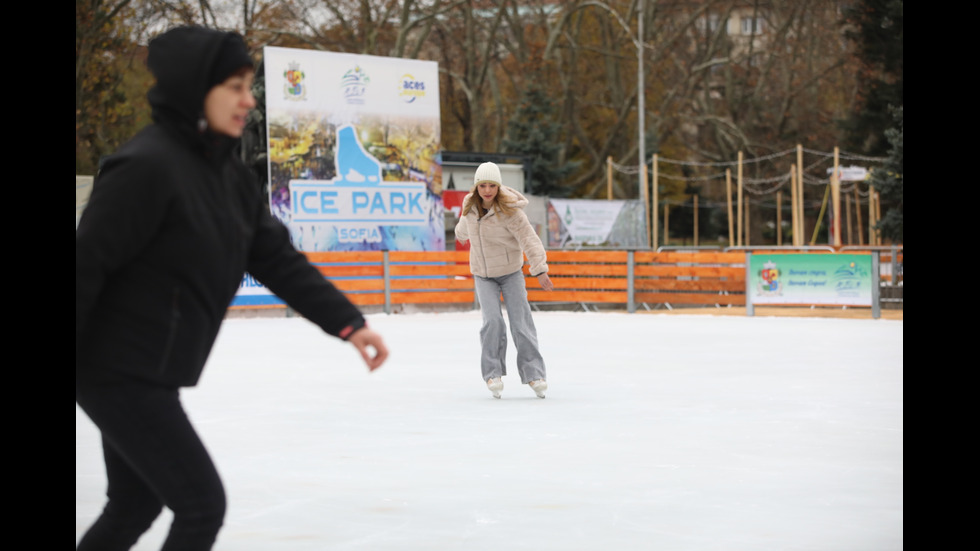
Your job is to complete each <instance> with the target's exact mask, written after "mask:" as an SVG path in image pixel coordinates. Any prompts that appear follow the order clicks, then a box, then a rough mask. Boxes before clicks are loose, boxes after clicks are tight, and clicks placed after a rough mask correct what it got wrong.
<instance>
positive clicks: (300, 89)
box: [282, 61, 306, 101]
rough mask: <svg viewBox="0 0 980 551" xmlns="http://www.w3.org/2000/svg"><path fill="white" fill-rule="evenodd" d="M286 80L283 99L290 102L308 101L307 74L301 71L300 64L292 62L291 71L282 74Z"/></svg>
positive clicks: (290, 64)
mask: <svg viewBox="0 0 980 551" xmlns="http://www.w3.org/2000/svg"><path fill="white" fill-rule="evenodd" d="M282 76H283V77H285V79H286V84H285V85H284V86H283V97H284V98H286V99H287V100H289V101H306V84H305V83H304V82H303V81H304V80H305V79H306V73H304V72H303V71H301V70H300V68H299V63H297V62H295V61H292V62H290V63H289V69H286V71H284V72H283V74H282Z"/></svg>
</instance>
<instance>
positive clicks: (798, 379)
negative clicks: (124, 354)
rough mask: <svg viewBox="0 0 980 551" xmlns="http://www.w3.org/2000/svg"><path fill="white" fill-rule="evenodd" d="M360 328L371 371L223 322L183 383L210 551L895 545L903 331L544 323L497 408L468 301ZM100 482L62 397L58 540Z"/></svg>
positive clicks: (99, 495) (98, 503) (93, 437)
mask: <svg viewBox="0 0 980 551" xmlns="http://www.w3.org/2000/svg"><path fill="white" fill-rule="evenodd" d="M369 322H370V324H371V325H372V326H373V327H374V328H375V329H377V330H378V331H380V332H381V333H382V334H383V335H384V337H385V339H386V341H387V342H388V344H389V347H390V349H391V352H392V356H391V358H390V360H389V362H388V363H387V364H386V365H385V366H384V367H382V368H381V369H380V370H378V371H376V372H374V373H369V372H368V371H367V369H366V368H365V367H364V365H363V364H362V363H361V361H360V357H359V356H358V355H357V354H356V351H355V350H354V349H353V347H351V346H350V345H349V344H347V343H343V342H341V341H338V340H336V339H333V338H332V337H327V336H325V335H323V333H321V332H320V330H319V329H318V328H316V327H315V326H313V325H312V324H310V323H309V322H307V321H305V320H303V319H298V318H276V319H230V320H228V321H226V322H225V324H224V327H223V329H222V332H221V334H220V336H219V339H218V342H217V344H216V347H215V349H214V352H213V353H212V356H211V359H210V361H209V364H208V367H207V368H206V370H205V372H204V376H203V378H202V380H201V383H200V385H199V386H198V387H196V388H192V389H187V390H185V391H184V392H183V397H184V404H185V406H186V409H187V410H188V413H189V415H190V417H191V419H192V421H194V423H195V425H196V426H197V428H198V429H199V431H200V433H201V434H202V437H203V439H204V441H205V443H206V444H207V446H208V447H209V449H210V450H211V453H212V456H213V457H214V460H215V463H216V464H217V466H218V470H219V471H220V472H221V474H222V477H223V480H224V483H225V489H226V491H227V494H228V500H229V507H228V514H227V517H226V519H225V527H224V528H223V530H222V532H221V534H220V535H219V537H218V542H217V544H216V546H215V549H216V550H217V551H279V550H282V551H335V550H336V551H347V550H357V551H368V550H370V551H376V550H377V551H469V550H474V551H483V550H486V551H512V550H536V551H541V550H556V551H624V550H626V551H632V550H657V551H674V550H677V551H742V550H744V551H794V550H801V551H802V550H812V551H892V550H900V549H903V546H904V537H903V532H904V503H903V501H904V500H903V495H904V494H903V487H904V461H903V453H904V452H903V445H904V421H903V418H904V414H903V409H904V405H903V379H904V377H903V322H902V321H894V320H874V319H827V318H791V317H790V318H787V317H759V316H756V317H726V316H703V315H683V314H671V315H666V314H652V313H636V314H626V313H584V312H579V313H573V312H539V313H535V322H536V323H537V327H538V336H539V340H540V344H541V349H542V352H543V354H544V357H545V361H546V364H547V368H548V382H549V386H550V389H549V391H548V395H547V398H546V399H544V400H541V399H538V398H536V397H535V396H534V393H533V392H532V391H531V390H530V389H529V388H528V387H527V386H526V385H521V384H520V379H519V377H518V374H517V369H516V366H515V360H514V358H513V348H511V359H510V362H509V365H508V367H509V375H508V376H506V377H504V384H505V387H504V391H503V398H502V399H500V400H495V399H493V398H492V396H491V394H490V392H489V391H487V389H486V385H485V384H484V382H482V381H481V377H480V369H479V358H480V345H479V327H480V318H479V312H476V311H473V312H457V313H444V314H397V315H384V314H372V315H370V316H369ZM104 493H105V474H104V469H103V465H102V460H101V451H100V442H99V437H98V434H97V432H96V431H95V429H94V427H93V426H92V425H91V423H90V422H89V421H88V419H87V417H85V415H84V414H83V413H82V412H81V411H80V410H79V408H78V406H77V405H76V407H75V540H76V542H77V541H78V539H79V538H80V537H81V535H82V534H83V533H84V531H85V529H86V528H87V527H88V525H89V524H90V523H91V522H92V521H93V520H94V518H95V517H96V516H97V515H98V512H99V510H100V509H101V507H102V506H103V505H104V500H105V497H104ZM169 522H170V516H169V513H167V512H165V513H164V515H162V516H161V517H160V518H159V519H158V520H157V522H156V524H154V526H153V528H152V529H151V531H150V532H148V533H147V534H146V535H145V536H144V537H143V539H141V540H140V542H139V544H138V545H137V547H135V549H137V550H156V549H158V548H159V546H160V544H161V542H162V540H163V538H164V536H165V533H166V530H167V527H168V525H169Z"/></svg>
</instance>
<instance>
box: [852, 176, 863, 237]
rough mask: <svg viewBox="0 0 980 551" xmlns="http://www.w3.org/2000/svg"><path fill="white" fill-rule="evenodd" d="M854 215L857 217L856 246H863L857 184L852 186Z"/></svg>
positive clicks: (859, 197) (859, 198)
mask: <svg viewBox="0 0 980 551" xmlns="http://www.w3.org/2000/svg"><path fill="white" fill-rule="evenodd" d="M854 214H856V215H857V225H858V231H857V234H858V245H864V224H863V222H862V221H861V196H860V195H858V186H857V184H854Z"/></svg>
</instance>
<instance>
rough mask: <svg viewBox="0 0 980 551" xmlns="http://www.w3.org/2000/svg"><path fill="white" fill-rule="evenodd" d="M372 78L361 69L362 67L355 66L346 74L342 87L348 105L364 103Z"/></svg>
mask: <svg viewBox="0 0 980 551" xmlns="http://www.w3.org/2000/svg"><path fill="white" fill-rule="evenodd" d="M370 83H371V77H369V76H367V73H365V72H364V70H363V69H361V66H360V65H357V66H355V67H354V68H353V69H350V70H349V71H347V72H346V73H344V76H343V78H342V79H341V80H340V87H341V88H343V90H344V99H345V100H347V103H350V104H353V105H361V104H363V103H364V94H365V93H366V92H367V87H368V84H370Z"/></svg>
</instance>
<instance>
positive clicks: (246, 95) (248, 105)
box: [204, 70, 255, 138]
mask: <svg viewBox="0 0 980 551" xmlns="http://www.w3.org/2000/svg"><path fill="white" fill-rule="evenodd" d="M254 79H255V73H254V72H252V71H250V70H249V71H243V72H240V73H235V74H233V75H231V76H230V77H228V78H227V79H226V80H225V81H224V82H222V83H221V84H218V85H217V86H215V87H214V88H211V90H210V91H209V92H208V95H207V96H205V97H204V117H205V118H206V119H207V121H208V128H210V129H211V130H212V131H213V132H217V133H219V134H225V135H227V136H231V137H232V138H239V137H241V135H242V132H243V131H244V130H245V119H246V117H248V112H249V111H251V110H252V109H253V108H254V107H255V97H254V96H252V81H253V80H254Z"/></svg>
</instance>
